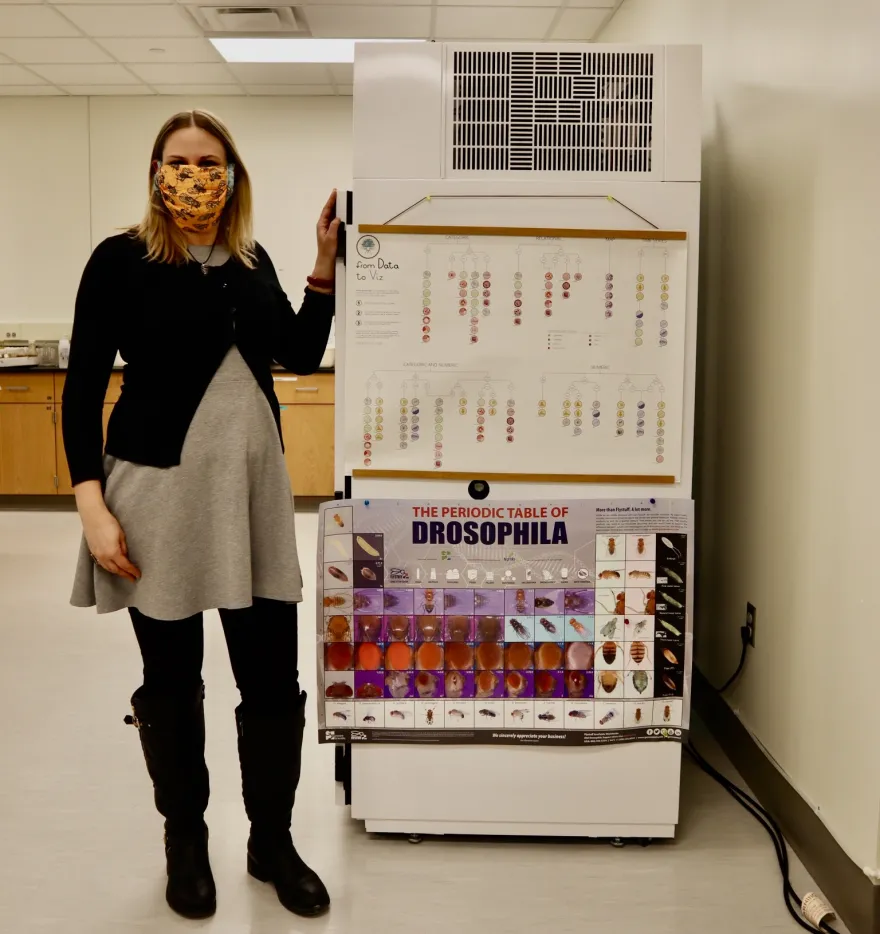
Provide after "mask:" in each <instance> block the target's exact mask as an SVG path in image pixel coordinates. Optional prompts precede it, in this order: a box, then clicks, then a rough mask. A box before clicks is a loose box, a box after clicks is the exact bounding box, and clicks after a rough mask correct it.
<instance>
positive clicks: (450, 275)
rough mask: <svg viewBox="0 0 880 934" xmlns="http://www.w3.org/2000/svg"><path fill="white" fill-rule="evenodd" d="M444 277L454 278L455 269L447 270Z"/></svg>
mask: <svg viewBox="0 0 880 934" xmlns="http://www.w3.org/2000/svg"><path fill="white" fill-rule="evenodd" d="M446 278H447V279H454V278H455V270H453V269H450V270H449V272H448V273H446Z"/></svg>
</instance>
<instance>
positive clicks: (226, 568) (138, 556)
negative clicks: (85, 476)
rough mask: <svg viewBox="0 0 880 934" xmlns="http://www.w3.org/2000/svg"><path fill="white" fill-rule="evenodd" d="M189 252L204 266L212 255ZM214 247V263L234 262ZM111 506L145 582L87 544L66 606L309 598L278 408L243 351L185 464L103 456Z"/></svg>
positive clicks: (220, 604) (196, 605) (192, 440)
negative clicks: (109, 566)
mask: <svg viewBox="0 0 880 934" xmlns="http://www.w3.org/2000/svg"><path fill="white" fill-rule="evenodd" d="M201 249H202V250H203V252H201V253H200V252H198V250H199V248H193V255H194V256H195V257H196V258H197V259H199V260H200V261H204V258H205V256H206V255H207V252H208V250H207V248H201ZM228 258H229V253H228V252H227V251H226V250H225V249H217V250H215V252H214V255H213V256H212V257H211V260H210V265H212V266H215V265H221V264H222V263H223V262H225V261H226V260H228ZM104 460H105V469H106V474H107V484H106V490H105V494H104V499H105V502H106V503H107V507H108V509H109V510H110V511H111V512H112V513H113V515H114V516H115V517H116V518H117V519H118V521H119V523H120V525H121V526H122V528H123V530H124V532H125V535H126V540H127V542H128V552H129V557H130V559H131V561H132V562H133V563H134V564H136V565H137V566H138V567H139V568H140V570H141V574H142V577H141V579H140V580H139V581H138V582H137V583H135V584H132V583H130V582H129V581H126V580H124V579H123V578H121V577H117V576H115V575H113V574H110V573H108V572H107V571H105V570H104V569H103V568H101V567H98V566H97V565H95V563H94V562H93V561H92V559H91V556H90V554H89V549H88V545H87V544H86V542H85V539H83V542H82V545H81V548H80V555H79V561H78V563H77V569H76V576H75V580H74V587H73V596H72V598H71V603H72V604H73V605H74V606H79V607H91V606H96V607H97V610H98V612H99V613H113V612H116V611H117V610H121V609H125V608H127V607H135V608H137V609H138V610H140V612H141V613H143V614H144V615H145V616H149V617H152V618H153V619H159V620H179V619H186V618H188V617H190V616H194V615H195V614H196V613H200V612H202V611H203V610H210V609H217V608H223V609H241V608H244V607H248V606H250V605H251V604H252V602H253V598H254V597H266V598H268V599H272V600H280V601H284V602H288V603H298V602H299V601H300V600H301V599H302V576H301V574H300V568H299V560H298V557H297V550H296V530H295V525H294V508H293V494H292V492H291V488H290V480H289V478H288V474H287V468H286V466H285V463H284V454H283V452H282V450H281V443H280V440H279V437H278V429H277V427H276V424H275V419H274V417H273V415H272V409H271V408H270V406H269V403H268V401H267V400H266V397H265V395H264V394H263V391H262V390H261V389H260V387H259V385H258V384H257V381H256V379H255V378H254V376H253V374H252V373H251V371H250V368H249V367H248V365H247V364H246V363H245V361H244V359H243V357H242V356H241V354H240V353H239V352H238V349H237V348H235V347H233V348H232V349H231V350H230V351H229V353H228V354H227V356H226V358H225V360H224V361H223V363H222V364H221V366H220V368H219V369H218V370H217V373H216V374H215V375H214V378H213V380H212V381H211V383H210V385H209V386H208V389H207V391H206V392H205V395H204V397H203V399H202V402H201V404H200V405H199V408H198V410H197V412H196V415H195V418H194V419H193V421H192V424H191V425H190V428H189V431H188V433H187V436H186V441H185V443H184V446H183V452H182V455H181V462H180V465H179V466H177V467H171V468H167V469H166V468H158V467H148V466H145V465H142V464H133V463H130V462H128V461H122V460H117V459H115V458H113V457H109V456H108V457H105V459H104Z"/></svg>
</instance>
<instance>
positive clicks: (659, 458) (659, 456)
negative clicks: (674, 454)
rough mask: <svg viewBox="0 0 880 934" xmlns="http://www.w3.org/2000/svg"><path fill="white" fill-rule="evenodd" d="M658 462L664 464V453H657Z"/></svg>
mask: <svg viewBox="0 0 880 934" xmlns="http://www.w3.org/2000/svg"><path fill="white" fill-rule="evenodd" d="M657 463H658V464H662V463H663V455H662V454H658V455H657Z"/></svg>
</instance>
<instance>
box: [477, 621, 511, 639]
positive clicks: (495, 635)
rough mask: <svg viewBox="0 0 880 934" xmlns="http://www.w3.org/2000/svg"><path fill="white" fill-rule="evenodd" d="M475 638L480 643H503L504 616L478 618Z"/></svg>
mask: <svg viewBox="0 0 880 934" xmlns="http://www.w3.org/2000/svg"><path fill="white" fill-rule="evenodd" d="M474 638H475V639H476V640H477V641H478V642H503V641H504V617H503V616H477V617H476V619H475V626H474Z"/></svg>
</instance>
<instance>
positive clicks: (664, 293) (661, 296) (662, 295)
mask: <svg viewBox="0 0 880 934" xmlns="http://www.w3.org/2000/svg"><path fill="white" fill-rule="evenodd" d="M660 298H661V299H663V301H664V302H665V301H666V300H667V299H668V298H669V295H668V293H666V292H661V293H660Z"/></svg>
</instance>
